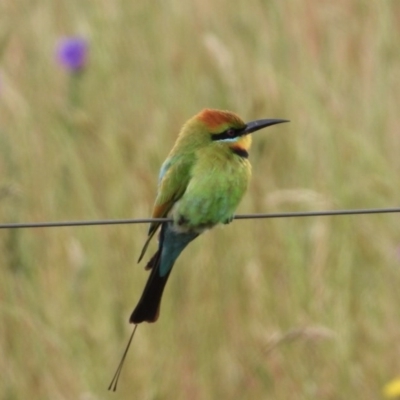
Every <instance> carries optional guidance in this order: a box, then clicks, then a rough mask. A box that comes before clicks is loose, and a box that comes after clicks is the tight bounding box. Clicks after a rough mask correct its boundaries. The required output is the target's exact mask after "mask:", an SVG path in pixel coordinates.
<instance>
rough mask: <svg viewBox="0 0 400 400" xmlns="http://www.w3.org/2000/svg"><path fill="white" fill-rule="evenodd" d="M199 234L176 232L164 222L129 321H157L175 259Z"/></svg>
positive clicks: (137, 322) (170, 225)
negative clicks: (144, 281) (140, 295)
mask: <svg viewBox="0 0 400 400" xmlns="http://www.w3.org/2000/svg"><path fill="white" fill-rule="evenodd" d="M198 235H199V234H198V233H194V232H192V233H177V232H174V231H173V229H172V224H171V223H170V222H169V223H163V224H162V226H161V233H160V240H159V245H158V250H157V252H156V253H155V254H154V256H153V257H152V258H151V259H150V261H149V262H148V264H147V266H146V269H151V272H150V276H149V279H148V280H147V283H146V286H145V288H144V290H143V293H142V297H141V298H140V300H139V303H138V304H137V306H136V308H135V309H134V310H133V312H132V315H131V317H130V319H129V322H131V323H133V324H139V323H141V322H143V321H147V322H156V321H157V319H158V315H159V313H160V304H161V297H162V294H163V291H164V287H165V284H166V283H167V280H168V277H169V274H170V273H171V271H172V267H173V266H174V263H175V260H176V259H177V258H178V257H179V255H180V254H181V252H182V250H183V249H184V248H185V247H186V246H187V245H188V244H189V243H190V242H191V241H192V240H194V239H195V238H196V237H197V236H198Z"/></svg>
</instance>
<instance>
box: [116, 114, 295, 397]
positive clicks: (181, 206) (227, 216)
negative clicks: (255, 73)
mask: <svg viewBox="0 0 400 400" xmlns="http://www.w3.org/2000/svg"><path fill="white" fill-rule="evenodd" d="M282 122H288V121H287V120H283V119H261V120H257V121H252V122H248V123H245V122H243V121H242V119H241V118H239V116H237V115H236V114H234V113H232V112H229V111H220V110H212V109H205V110H203V111H201V112H200V113H199V114H197V115H195V116H194V117H193V118H191V119H190V120H189V121H187V122H186V123H185V124H184V126H183V127H182V129H181V131H180V133H179V135H178V138H177V140H176V143H175V145H174V147H173V148H172V150H171V152H170V153H169V155H168V157H167V159H166V160H165V162H164V163H163V165H162V166H161V170H160V174H159V180H158V192H157V197H156V201H155V204H154V208H153V213H152V217H153V218H164V217H168V218H170V219H171V220H172V221H171V222H153V223H151V225H150V228H149V232H148V237H147V241H146V243H145V245H144V247H143V250H142V252H141V254H140V257H139V261H140V260H141V259H142V258H143V256H144V254H145V252H146V250H147V247H148V244H149V242H150V240H151V239H152V237H153V236H154V235H155V233H156V232H157V231H158V230H159V228H161V229H160V233H159V241H158V250H157V251H156V253H155V254H154V255H153V257H152V258H151V259H150V261H149V262H148V263H147V265H146V269H147V270H150V276H149V278H148V281H147V283H146V286H145V288H144V291H143V294H142V296H141V298H140V300H139V302H138V304H137V306H136V308H135V309H134V310H133V312H132V315H131V317H130V319H129V321H130V322H131V323H133V324H135V325H136V326H137V324H139V323H141V322H143V321H147V322H155V321H157V319H158V316H159V312H160V303H161V297H162V294H163V291H164V287H165V284H166V283H167V280H168V277H169V274H170V273H171V271H172V267H173V266H174V263H175V261H176V259H177V258H178V256H179V255H180V254H181V252H182V250H183V249H184V248H185V247H186V246H187V245H188V244H189V243H190V242H191V241H192V240H194V239H195V238H196V237H197V236H199V235H200V234H201V233H203V232H204V231H205V230H207V229H210V228H212V227H214V226H215V225H218V224H227V223H229V222H231V221H232V219H233V216H234V213H235V210H236V208H237V206H238V205H239V202H240V200H241V199H242V197H243V195H244V193H245V192H246V189H247V187H248V184H249V180H250V176H251V165H250V162H249V160H248V151H249V149H250V145H251V135H250V134H251V133H253V132H256V131H258V130H260V129H263V128H266V127H268V126H271V125H275V124H280V123H282ZM136 326H135V328H136ZM134 332H135V329H134V331H133V332H132V335H131V338H130V341H131V340H132V337H133V334H134ZM130 341H129V343H128V346H127V348H126V350H125V353H124V356H123V358H122V360H121V363H120V366H119V367H118V369H117V373H116V376H115V377H114V378H115V385H114V390H115V389H116V384H117V380H118V375H119V373H120V371H121V367H122V363H123V360H124V358H125V355H126V353H127V350H128V348H129V344H130ZM113 381H114V380H113ZM111 383H112V382H111ZM111 386H112V385H110V388H111Z"/></svg>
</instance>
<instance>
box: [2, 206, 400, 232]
mask: <svg viewBox="0 0 400 400" xmlns="http://www.w3.org/2000/svg"><path fill="white" fill-rule="evenodd" d="M389 213H400V207H394V208H368V209H353V210H328V211H300V212H282V213H270V214H242V215H235V216H234V217H233V219H238V220H239V219H262V218H294V217H326V216H339V215H360V214H389ZM168 221H171V219H170V218H139V219H105V220H97V221H56V222H22V223H20V222H15V223H6V224H0V229H17V228H56V227H68V226H93V225H122V224H147V223H150V222H168Z"/></svg>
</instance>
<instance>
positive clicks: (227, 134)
mask: <svg viewBox="0 0 400 400" xmlns="http://www.w3.org/2000/svg"><path fill="white" fill-rule="evenodd" d="M242 131H243V130H242V129H235V128H228V129H227V130H225V131H223V132H221V133H216V134H214V135H211V140H213V141H218V140H224V139H232V138H235V137H238V136H241V135H242Z"/></svg>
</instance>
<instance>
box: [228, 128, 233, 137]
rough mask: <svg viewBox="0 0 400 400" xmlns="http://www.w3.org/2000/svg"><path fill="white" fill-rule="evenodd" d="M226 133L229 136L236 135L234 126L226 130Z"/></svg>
mask: <svg viewBox="0 0 400 400" xmlns="http://www.w3.org/2000/svg"><path fill="white" fill-rule="evenodd" d="M226 135H227V136H230V137H234V136H235V130H234V129H233V128H229V129H228V130H227V131H226Z"/></svg>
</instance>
